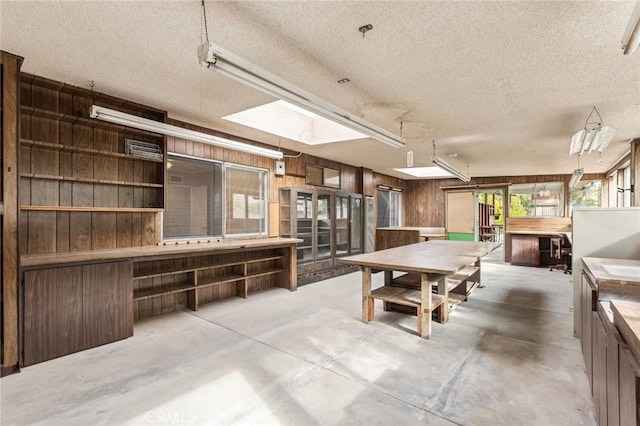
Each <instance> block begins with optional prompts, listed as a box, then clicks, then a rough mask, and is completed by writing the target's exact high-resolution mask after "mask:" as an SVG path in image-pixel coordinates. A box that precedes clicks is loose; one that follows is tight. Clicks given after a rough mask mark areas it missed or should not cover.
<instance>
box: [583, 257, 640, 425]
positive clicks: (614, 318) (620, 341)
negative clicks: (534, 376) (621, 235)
mask: <svg viewBox="0 0 640 426" xmlns="http://www.w3.org/2000/svg"><path fill="white" fill-rule="evenodd" d="M637 271H640V261H638V260H624V259H605V258H595V257H583V258H582V274H581V277H575V278H574V279H580V280H581V281H580V285H581V287H580V288H581V292H580V304H581V306H580V311H581V323H582V334H581V336H580V337H581V343H582V352H583V356H584V360H585V366H586V372H587V377H588V378H589V384H590V386H591V391H592V395H593V401H594V405H595V408H596V414H597V415H598V421H599V424H606V425H633V424H640V366H639V365H640V362H639V361H640V273H638V272H637Z"/></svg>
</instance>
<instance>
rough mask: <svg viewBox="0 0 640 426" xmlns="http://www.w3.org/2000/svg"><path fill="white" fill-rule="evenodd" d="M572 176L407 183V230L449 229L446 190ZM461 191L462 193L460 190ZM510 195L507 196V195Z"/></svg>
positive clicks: (560, 179) (593, 176)
mask: <svg viewBox="0 0 640 426" xmlns="http://www.w3.org/2000/svg"><path fill="white" fill-rule="evenodd" d="M604 178H605V175H604V174H585V175H584V177H583V180H589V179H604ZM569 179H571V175H570V174H567V175H537V176H501V177H480V178H473V179H472V180H471V182H470V183H468V184H464V183H462V182H461V181H460V180H458V179H433V180H409V181H406V190H405V191H404V192H403V200H404V201H403V202H404V207H405V208H404V225H405V226H445V221H446V220H445V192H446V191H445V190H443V188H447V187H457V188H461V189H464V187H468V188H469V190H475V189H476V185H494V184H495V185H499V184H504V183H511V184H522V183H544V182H568V181H569ZM457 190H458V189H457ZM505 195H506V194H505ZM564 198H565V209H564V211H565V216H567V217H568V212H569V194H568V192H567V193H565V197H564Z"/></svg>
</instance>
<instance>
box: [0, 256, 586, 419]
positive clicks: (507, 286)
mask: <svg viewBox="0 0 640 426" xmlns="http://www.w3.org/2000/svg"><path fill="white" fill-rule="evenodd" d="M501 256H502V254H501V252H500V251H498V252H495V253H493V254H492V255H490V256H489V257H487V258H485V260H484V262H483V284H484V285H485V288H480V289H477V290H476V291H475V292H474V293H473V294H472V296H471V298H470V299H469V301H468V302H465V303H463V304H462V305H460V306H459V308H458V309H456V310H455V311H454V312H453V313H452V314H451V317H450V320H449V322H448V323H447V324H446V325H440V324H437V323H435V324H434V326H433V334H432V337H431V339H430V340H425V339H420V338H419V337H417V335H416V332H415V329H416V328H415V327H416V320H415V317H412V316H408V315H404V314H400V313H396V312H383V311H382V308H381V305H379V304H377V305H376V320H375V321H374V322H372V323H371V324H369V325H367V324H363V323H362V322H361V321H360V315H361V312H360V309H361V308H360V306H361V305H360V298H361V295H360V273H354V274H350V275H346V276H343V277H339V278H335V279H331V280H327V281H323V282H319V283H316V284H311V285H307V286H304V287H301V288H300V289H299V290H298V291H297V292H295V293H291V292H289V291H286V290H283V289H270V290H267V291H264V292H262V293H259V294H252V295H250V296H249V298H248V299H233V300H227V301H223V302H220V303H214V304H210V305H205V306H203V307H202V308H201V309H200V311H198V312H189V311H185V312H177V313H172V314H167V315H164V316H161V317H156V318H153V319H150V320H146V321H142V322H139V323H136V325H135V335H134V337H133V338H130V339H127V340H124V341H121V342H116V343H113V344H109V345H106V346H102V347H99V348H95V349H92V350H88V351H84V352H81V353H77V354H73V355H70V356H66V357H63V358H59V359H56V360H52V361H48V362H44V363H42V364H38V365H34V366H31V367H28V368H25V369H23V370H22V372H21V373H20V374H16V375H12V376H8V377H5V378H3V379H2V380H0V392H1V397H0V401H1V403H2V405H1V406H0V409H1V410H2V411H1V417H0V423H1V424H3V425H25V424H43V425H44V424H46V425H65V426H67V425H83V426H86V425H101V424H128V425H146V424H172V425H176V424H180V425H192V424H193V425H201V424H249V425H263V424H285V425H314V424H318V425H320V424H322V425H325V424H326V425H329V424H348V425H359V424H367V425H378V424H380V425H382V424H384V425H389V424H395V425H413V424H421V425H422V424H429V425H453V424H461V425H544V426H548V425H595V424H596V422H595V420H594V408H593V404H592V402H591V397H590V395H589V387H588V382H587V378H586V375H585V373H584V362H583V360H582V354H581V352H580V345H579V341H578V339H576V338H574V337H573V335H572V316H571V312H570V309H571V289H572V287H571V276H568V275H564V274H563V273H562V272H560V271H554V272H549V271H548V270H546V269H536V268H526V267H516V266H510V265H507V264H504V263H502V262H501V260H500V259H501ZM382 279H383V277H382V274H377V275H376V276H374V284H376V283H377V284H381V282H382Z"/></svg>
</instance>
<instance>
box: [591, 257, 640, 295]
mask: <svg viewBox="0 0 640 426" xmlns="http://www.w3.org/2000/svg"><path fill="white" fill-rule="evenodd" d="M582 263H583V265H584V268H583V270H584V272H585V273H586V274H587V275H589V276H590V278H591V280H592V281H593V284H595V285H596V287H597V290H598V299H599V300H613V299H617V300H627V301H636V302H640V260H630V259H609V258H602V257H583V258H582Z"/></svg>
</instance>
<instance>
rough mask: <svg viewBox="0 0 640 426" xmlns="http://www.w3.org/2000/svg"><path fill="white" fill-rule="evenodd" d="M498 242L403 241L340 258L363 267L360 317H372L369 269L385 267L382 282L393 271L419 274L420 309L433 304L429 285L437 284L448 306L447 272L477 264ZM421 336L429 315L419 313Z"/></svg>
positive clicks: (426, 329) (428, 326) (428, 327)
mask: <svg viewBox="0 0 640 426" xmlns="http://www.w3.org/2000/svg"><path fill="white" fill-rule="evenodd" d="M499 245H500V244H499V243H493V242H468V241H426V242H423V243H417V244H410V245H404V246H400V247H395V248H391V249H387V250H381V251H376V252H372V253H366V254H359V255H356V256H350V257H345V258H342V259H340V261H341V262H344V263H346V264H350V265H356V266H359V267H360V269H361V271H362V321H363V322H365V323H368V322H369V321H370V320H371V318H372V315H371V312H370V310H371V309H372V303H371V299H370V296H371V273H372V270H382V271H385V285H387V284H388V283H389V281H390V280H388V279H386V277H389V276H391V274H392V273H393V271H402V272H408V273H419V274H420V297H421V306H422V307H423V310H426V309H428V307H431V306H432V295H431V287H432V286H437V287H438V295H440V296H442V297H443V298H444V302H445V305H444V306H445V307H446V306H448V286H447V282H446V279H447V276H452V275H454V274H455V273H456V272H458V271H460V270H461V269H463V268H465V267H467V266H469V265H471V264H473V265H475V266H477V267H478V268H480V258H482V257H483V256H485V255H487V254H488V253H490V252H491V251H493V250H494V249H495V248H497V247H498V246H499ZM421 317H422V324H421V326H420V325H419V327H418V329H419V330H420V329H421V333H420V335H421V337H425V338H428V337H429V336H430V334H431V315H421Z"/></svg>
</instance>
